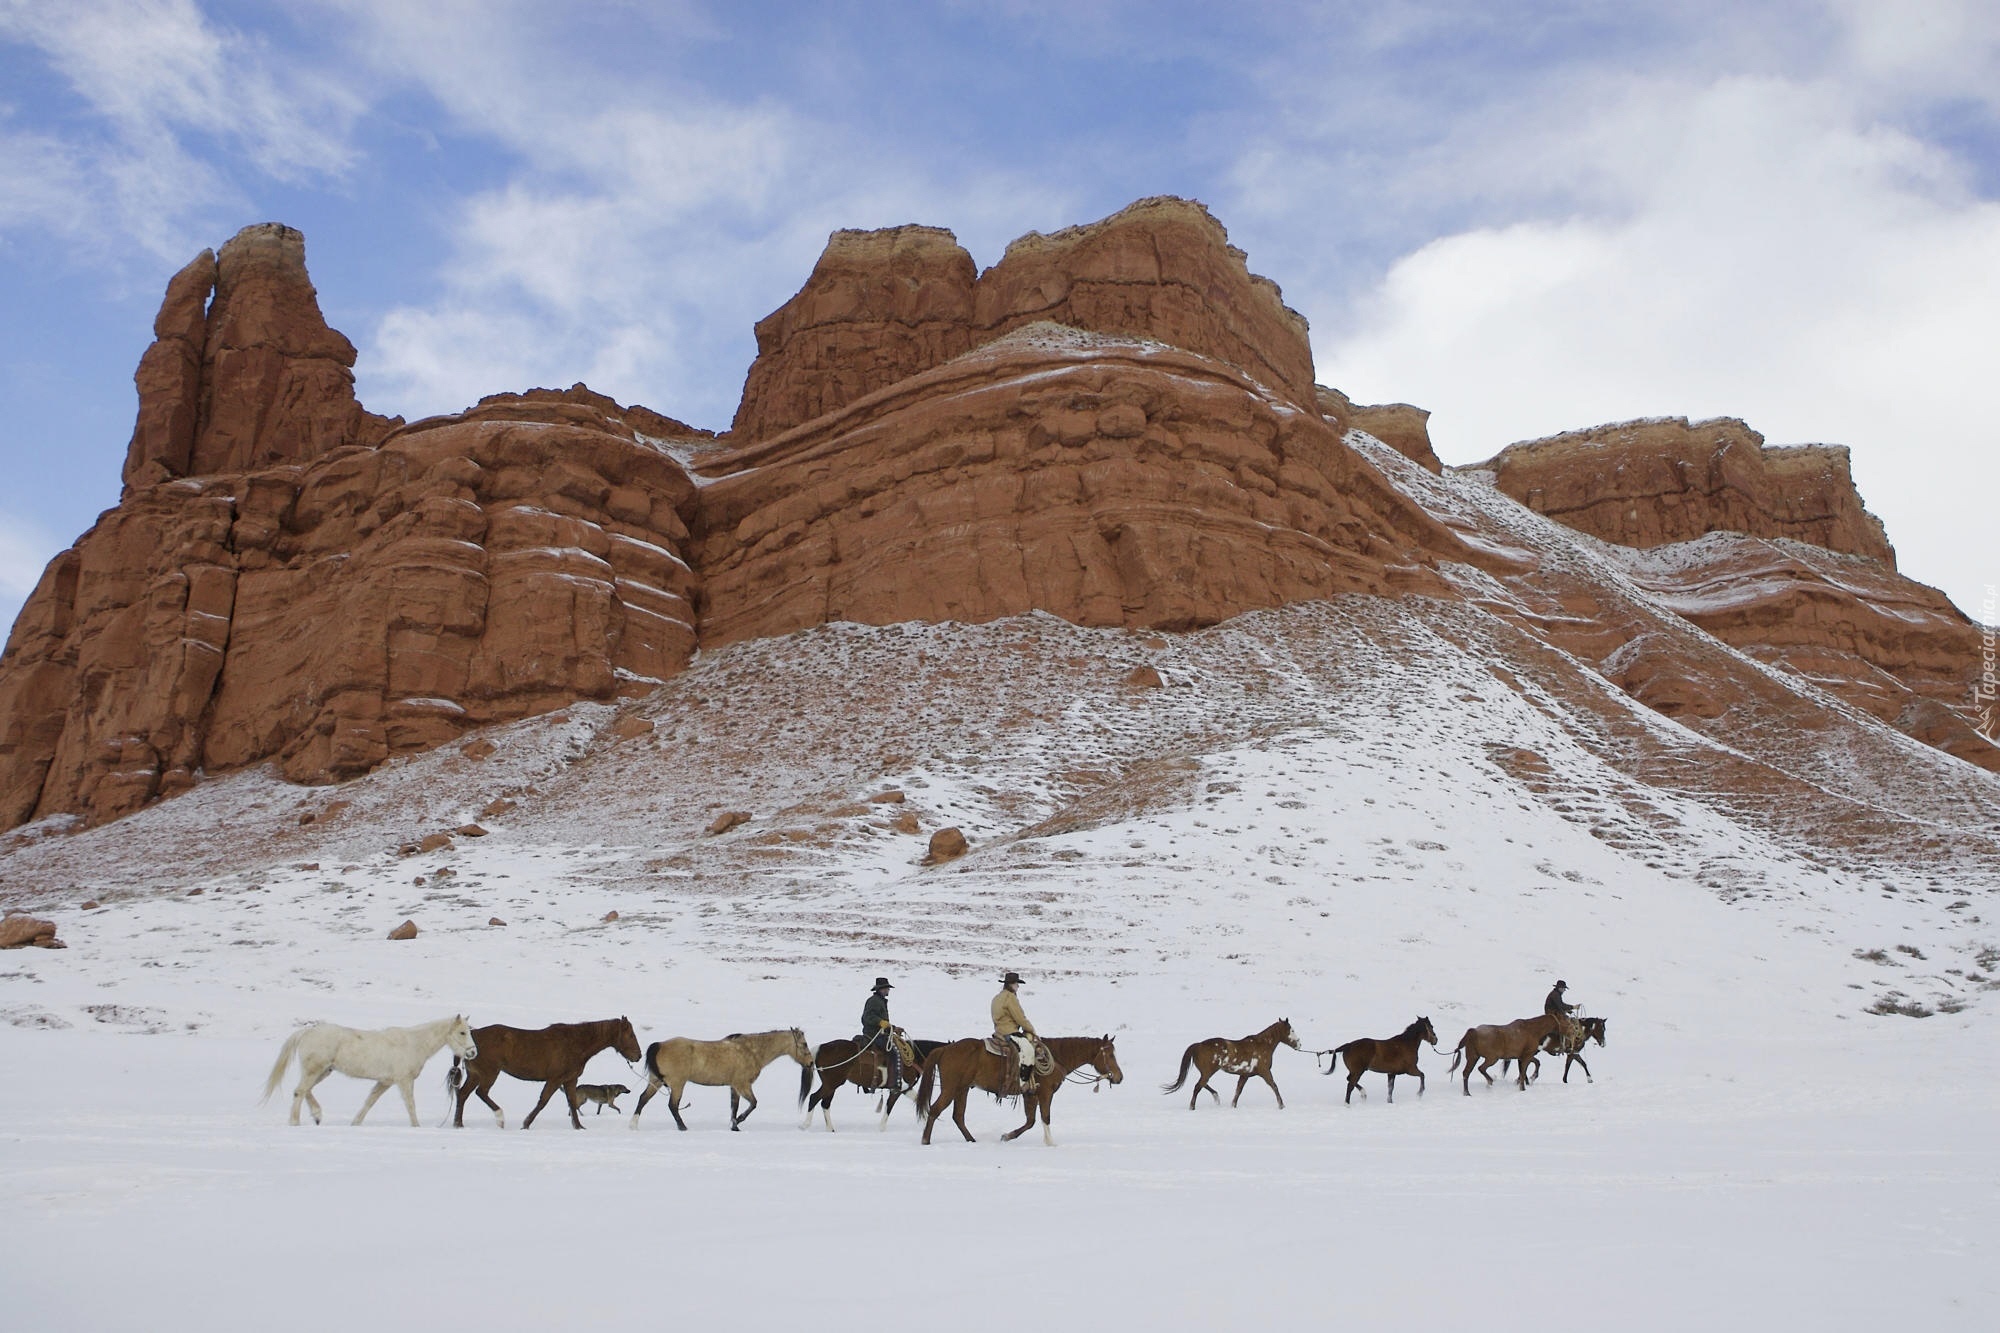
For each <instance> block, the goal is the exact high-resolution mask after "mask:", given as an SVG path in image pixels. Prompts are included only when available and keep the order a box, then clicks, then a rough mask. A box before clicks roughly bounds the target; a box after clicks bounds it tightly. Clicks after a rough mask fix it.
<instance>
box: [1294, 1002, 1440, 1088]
mask: <svg viewBox="0 0 2000 1333" xmlns="http://www.w3.org/2000/svg"><path fill="white" fill-rule="evenodd" d="M1426 1041H1427V1042H1429V1043H1430V1044H1431V1049H1432V1050H1436V1049H1437V1044H1438V1034H1437V1029H1436V1028H1434V1027H1432V1026H1431V1021H1430V1019H1428V1018H1419V1019H1418V1020H1417V1021H1416V1022H1414V1023H1412V1024H1410V1025H1409V1026H1408V1027H1406V1028H1404V1029H1403V1030H1402V1031H1401V1032H1400V1033H1398V1034H1397V1035H1395V1036H1393V1037H1381V1038H1376V1037H1357V1038H1356V1039H1355V1040H1353V1041H1350V1042H1348V1043H1346V1044H1345V1045H1343V1046H1336V1047H1334V1048H1333V1049H1332V1050H1330V1051H1321V1052H1320V1054H1322V1055H1331V1056H1335V1057H1337V1058H1336V1059H1335V1060H1334V1061H1332V1062H1330V1063H1328V1065H1327V1067H1326V1072H1327V1073H1329V1074H1331V1073H1332V1072H1333V1071H1334V1070H1335V1069H1336V1068H1338V1067H1339V1063H1340V1061H1342V1060H1344V1061H1346V1062H1347V1095H1346V1096H1345V1097H1343V1098H1341V1101H1342V1102H1352V1101H1353V1100H1354V1090H1355V1089H1356V1088H1358V1087H1360V1086H1361V1076H1362V1075H1363V1074H1387V1075H1388V1076H1389V1101H1390V1103H1391V1104H1392V1105H1393V1104H1394V1103H1395V1100H1396V1075H1398V1074H1412V1075H1414V1076H1415V1077H1416V1080H1417V1096H1419V1097H1421V1096H1423V1095H1424V1071H1423V1070H1421V1069H1419V1068H1417V1045H1418V1043H1420V1042H1426ZM1361 1095H1362V1096H1363V1097H1366V1096H1367V1095H1368V1094H1367V1093H1366V1092H1363V1093H1362V1094H1361Z"/></svg>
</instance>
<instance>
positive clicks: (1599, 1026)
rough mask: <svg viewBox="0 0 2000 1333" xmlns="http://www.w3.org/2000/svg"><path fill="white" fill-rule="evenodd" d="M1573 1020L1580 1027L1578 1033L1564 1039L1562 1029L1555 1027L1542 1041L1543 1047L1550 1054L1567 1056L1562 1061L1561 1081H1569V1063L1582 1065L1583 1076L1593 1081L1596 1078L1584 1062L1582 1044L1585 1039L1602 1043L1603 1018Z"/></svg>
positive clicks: (1600, 1044)
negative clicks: (1592, 1076) (1591, 1074)
mask: <svg viewBox="0 0 2000 1333" xmlns="http://www.w3.org/2000/svg"><path fill="white" fill-rule="evenodd" d="M1573 1021H1574V1022H1575V1023H1576V1024H1577V1025H1578V1027H1579V1028H1580V1029H1581V1031H1580V1033H1579V1035H1577V1036H1575V1037H1573V1038H1570V1039H1567V1040H1566V1039H1565V1038H1564V1036H1563V1033H1562V1030H1561V1029H1557V1030H1556V1031H1554V1032H1551V1033H1550V1034H1549V1035H1548V1037H1547V1038H1546V1039H1545V1040H1544V1041H1543V1043H1542V1046H1543V1049H1544V1050H1546V1051H1548V1053H1549V1054H1550V1055H1561V1056H1567V1057H1568V1058H1567V1059H1565V1060H1564V1061H1563V1082H1565V1083H1567V1082H1569V1067H1570V1066H1571V1065H1583V1076H1584V1078H1586V1079H1589V1080H1590V1082H1592V1083H1595V1082H1597V1080H1596V1079H1594V1078H1591V1077H1590V1066H1589V1065H1588V1064H1585V1063H1584V1059H1583V1046H1584V1043H1585V1042H1586V1041H1595V1042H1596V1043H1597V1044H1598V1045H1599V1046H1602V1045H1603V1044H1604V1020H1603V1019H1601V1018H1579V1019H1575V1020H1573Z"/></svg>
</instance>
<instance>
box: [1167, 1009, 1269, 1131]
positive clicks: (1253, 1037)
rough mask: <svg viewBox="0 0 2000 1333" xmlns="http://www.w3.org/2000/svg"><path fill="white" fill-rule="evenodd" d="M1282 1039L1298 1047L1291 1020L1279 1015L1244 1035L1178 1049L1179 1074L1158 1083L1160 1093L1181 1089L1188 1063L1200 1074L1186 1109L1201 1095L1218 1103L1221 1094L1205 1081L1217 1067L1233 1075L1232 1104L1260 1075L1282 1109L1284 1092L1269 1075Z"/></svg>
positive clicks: (1210, 1039) (1213, 1074)
mask: <svg viewBox="0 0 2000 1333" xmlns="http://www.w3.org/2000/svg"><path fill="white" fill-rule="evenodd" d="M1279 1042H1283V1043H1284V1044H1285V1045H1287V1046H1289V1047H1291V1048H1292V1049H1293V1050H1295V1051H1296V1050H1298V1049H1299V1039H1298V1035H1297V1034H1296V1033H1294V1032H1293V1031H1292V1020H1291V1019H1289V1018H1281V1019H1279V1020H1278V1021H1277V1022H1275V1023H1273V1024H1271V1026H1269V1027H1267V1028H1265V1029H1264V1030H1263V1031H1262V1032H1253V1033H1251V1034H1250V1035H1249V1036H1247V1037H1243V1038H1240V1039H1238V1040H1236V1041H1231V1040H1230V1039H1229V1038H1227V1037H1210V1038H1209V1039H1208V1040H1206V1041H1198V1042H1196V1043H1195V1044H1194V1045H1192V1046H1190V1047H1188V1048H1187V1049H1186V1050H1185V1051H1182V1052H1181V1072H1180V1076H1179V1077H1178V1078H1176V1079H1175V1080H1174V1081H1173V1082H1171V1083H1162V1084H1161V1085H1160V1091H1161V1092H1167V1093H1173V1092H1179V1091H1180V1090H1181V1084H1183V1083H1185V1082H1187V1076H1188V1066H1189V1065H1190V1064H1192V1065H1193V1066H1194V1067H1195V1069H1196V1070H1198V1071H1199V1072H1200V1074H1201V1077H1200V1078H1198V1079H1196V1080H1195V1084H1194V1091H1193V1092H1191V1093H1189V1094H1188V1110H1190V1111H1192V1110H1194V1108H1195V1103H1196V1102H1198V1101H1200V1100H1201V1094H1202V1093H1204V1092H1205V1093H1207V1094H1208V1095H1209V1096H1211V1097H1213V1098H1215V1103H1216V1105H1218V1106H1220V1105H1221V1104H1222V1094H1221V1093H1219V1092H1217V1091H1216V1090H1215V1089H1214V1088H1211V1087H1209V1086H1208V1080H1209V1079H1211V1078H1213V1077H1214V1076H1215V1072H1216V1071H1217V1070H1221V1071H1222V1072H1223V1073H1225V1074H1234V1075H1236V1095H1235V1096H1234V1097H1231V1098H1230V1099H1229V1104H1230V1105H1231V1106H1232V1107H1233V1106H1235V1105H1236V1103H1238V1102H1240V1101H1242V1100H1243V1089H1244V1088H1245V1087H1246V1086H1247V1085H1248V1084H1249V1082H1250V1080H1251V1079H1253V1078H1261V1079H1263V1080H1264V1081H1265V1082H1266V1083H1268V1084H1270V1085H1271V1095H1272V1096H1274V1097H1276V1098H1277V1099H1278V1109H1279V1110H1280V1111H1282V1110H1284V1109H1285V1094H1284V1093H1282V1092H1279V1091H1278V1081H1277V1080H1276V1079H1274V1078H1272V1077H1271V1054H1272V1052H1273V1051H1275V1050H1277V1048H1278V1043H1279Z"/></svg>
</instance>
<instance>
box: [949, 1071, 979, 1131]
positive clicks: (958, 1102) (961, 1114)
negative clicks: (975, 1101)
mask: <svg viewBox="0 0 2000 1333" xmlns="http://www.w3.org/2000/svg"><path fill="white" fill-rule="evenodd" d="M971 1096H972V1084H971V1083H967V1084H966V1085H965V1086H964V1087H962V1088H960V1089H959V1090H958V1096H957V1097H955V1098H954V1099H953V1100H952V1103H951V1123H952V1124H954V1125H957V1126H958V1132H959V1133H961V1134H963V1135H965V1141H966V1142H967V1143H977V1142H978V1141H979V1140H977V1139H975V1138H973V1137H972V1131H971V1130H969V1129H967V1128H966V1127H965V1103H966V1101H967V1100H968V1099H969V1098H970V1097H971Z"/></svg>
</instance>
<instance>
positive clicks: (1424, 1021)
mask: <svg viewBox="0 0 2000 1333" xmlns="http://www.w3.org/2000/svg"><path fill="white" fill-rule="evenodd" d="M1410 1031H1412V1032H1414V1033H1416V1034H1417V1037H1418V1038H1419V1039H1420V1040H1422V1041H1427V1042H1429V1043H1430V1044H1431V1049H1432V1050H1436V1049H1437V1044H1438V1030H1437V1029H1436V1028H1434V1027H1432V1026H1431V1021H1430V1019H1428V1018H1419V1019H1418V1020H1417V1021H1416V1022H1414V1023H1412V1024H1410Z"/></svg>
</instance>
